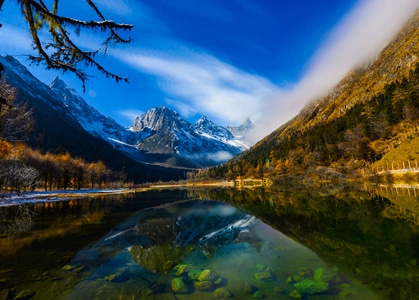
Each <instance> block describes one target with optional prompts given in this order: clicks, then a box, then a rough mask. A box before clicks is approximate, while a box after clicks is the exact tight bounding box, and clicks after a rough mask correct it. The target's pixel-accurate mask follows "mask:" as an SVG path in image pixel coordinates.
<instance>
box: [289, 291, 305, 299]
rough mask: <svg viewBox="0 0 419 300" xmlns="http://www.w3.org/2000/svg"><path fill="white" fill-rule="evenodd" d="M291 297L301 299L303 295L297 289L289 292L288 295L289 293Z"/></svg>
mask: <svg viewBox="0 0 419 300" xmlns="http://www.w3.org/2000/svg"><path fill="white" fill-rule="evenodd" d="M289 296H290V297H291V298H294V299H301V298H303V295H302V294H301V293H300V292H299V291H298V290H293V291H292V292H291V293H290V295H289Z"/></svg>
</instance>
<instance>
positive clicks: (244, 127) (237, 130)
mask: <svg viewBox="0 0 419 300" xmlns="http://www.w3.org/2000/svg"><path fill="white" fill-rule="evenodd" d="M254 128H255V124H253V122H252V121H251V120H250V119H249V118H247V120H246V121H245V122H244V123H243V124H241V125H239V126H227V129H228V130H229V131H230V132H231V133H232V134H233V135H234V136H236V137H238V136H245V135H246V133H248V132H249V131H250V130H252V129H254Z"/></svg>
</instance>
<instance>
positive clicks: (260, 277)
mask: <svg viewBox="0 0 419 300" xmlns="http://www.w3.org/2000/svg"><path fill="white" fill-rule="evenodd" d="M255 278H256V280H257V281H274V280H275V278H276V277H275V273H273V272H269V271H262V272H257V273H255Z"/></svg>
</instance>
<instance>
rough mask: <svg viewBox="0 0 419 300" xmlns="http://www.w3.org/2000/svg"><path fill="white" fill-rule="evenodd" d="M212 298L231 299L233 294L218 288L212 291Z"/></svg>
mask: <svg viewBox="0 0 419 300" xmlns="http://www.w3.org/2000/svg"><path fill="white" fill-rule="evenodd" d="M213 296H214V298H215V299H222V300H227V299H230V298H232V297H233V294H232V293H231V292H230V291H229V290H227V289H226V288H223V287H221V288H218V289H216V290H215V291H214V293H213Z"/></svg>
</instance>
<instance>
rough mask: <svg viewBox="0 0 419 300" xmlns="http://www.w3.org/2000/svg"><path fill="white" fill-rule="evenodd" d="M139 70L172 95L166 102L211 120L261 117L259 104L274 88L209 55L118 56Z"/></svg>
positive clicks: (225, 121) (261, 79) (260, 78)
mask: <svg viewBox="0 0 419 300" xmlns="http://www.w3.org/2000/svg"><path fill="white" fill-rule="evenodd" d="M119 57H120V59H121V60H123V61H125V62H126V63H127V64H130V65H131V66H133V67H135V68H137V69H138V70H139V71H141V72H145V73H149V74H152V75H155V76H156V77H157V79H158V82H159V85H160V87H161V89H162V90H164V91H165V92H166V93H167V94H170V95H173V96H176V97H175V98H176V100H173V99H171V100H169V102H170V104H171V105H173V106H175V107H177V108H179V109H180V110H182V111H183V112H185V113H186V114H188V115H190V114H191V113H193V112H200V113H202V114H206V115H207V116H208V117H210V118H212V119H213V120H214V121H219V122H222V123H225V124H238V123H241V122H243V121H244V120H245V119H246V118H247V117H249V116H250V117H251V118H252V119H253V120H256V121H257V119H259V118H261V117H262V115H261V114H262V111H261V107H264V106H265V105H264V101H266V100H265V99H267V96H268V95H271V94H273V93H274V92H277V91H278V89H277V87H276V86H275V85H274V84H273V83H271V82H270V81H268V80H267V79H265V78H263V77H260V76H257V75H254V74H250V73H247V72H245V71H242V70H239V69H237V68H235V67H233V66H231V65H229V64H226V63H224V62H222V61H220V60H218V59H216V58H214V57H212V56H210V55H206V54H196V53H195V54H193V53H190V55H189V56H188V57H184V56H180V55H178V56H175V55H173V56H170V57H167V56H165V55H163V54H161V53H156V52H154V53H152V52H149V53H146V54H144V53H133V54H131V55H127V54H126V53H125V54H123V55H120V56H119Z"/></svg>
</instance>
